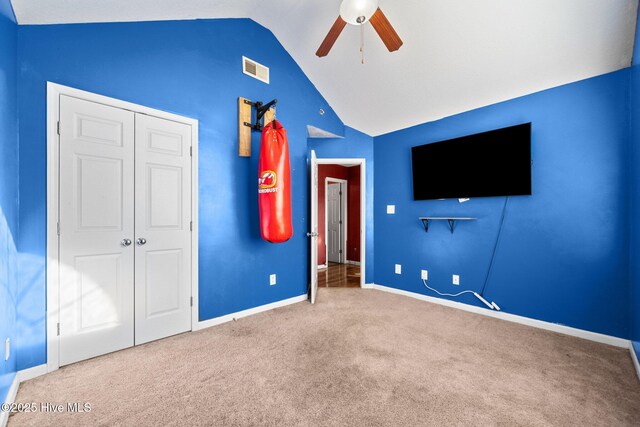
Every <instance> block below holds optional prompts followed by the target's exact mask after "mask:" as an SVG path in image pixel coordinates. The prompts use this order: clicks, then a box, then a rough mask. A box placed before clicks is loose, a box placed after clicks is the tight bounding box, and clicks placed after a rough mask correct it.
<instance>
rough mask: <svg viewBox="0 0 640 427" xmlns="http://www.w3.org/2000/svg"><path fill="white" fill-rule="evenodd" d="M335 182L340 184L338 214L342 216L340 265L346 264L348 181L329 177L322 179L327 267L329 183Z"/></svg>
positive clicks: (326, 260)
mask: <svg viewBox="0 0 640 427" xmlns="http://www.w3.org/2000/svg"><path fill="white" fill-rule="evenodd" d="M330 182H337V183H338V184H340V207H341V208H342V209H341V211H342V212H340V214H341V216H342V224H340V235H341V237H342V239H341V240H342V241H341V242H340V246H341V247H340V249H341V251H342V252H340V264H346V263H347V230H348V228H347V218H348V215H349V211H348V210H347V204H348V203H349V200H348V198H347V186H348V184H349V181H347V180H346V179H340V178H331V177H329V176H327V177H325V178H324V252H325V257H324V261H325V263H326V264H327V265H329V245H328V244H327V241H328V240H329V237H328V236H329V221H328V219H327V218H328V217H329V207H328V206H329V203H328V202H329V183H330Z"/></svg>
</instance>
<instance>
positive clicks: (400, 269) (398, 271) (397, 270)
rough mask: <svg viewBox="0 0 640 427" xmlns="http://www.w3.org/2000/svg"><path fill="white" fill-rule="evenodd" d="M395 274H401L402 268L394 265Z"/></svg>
mask: <svg viewBox="0 0 640 427" xmlns="http://www.w3.org/2000/svg"><path fill="white" fill-rule="evenodd" d="M396 274H402V266H401V265H400V264H396Z"/></svg>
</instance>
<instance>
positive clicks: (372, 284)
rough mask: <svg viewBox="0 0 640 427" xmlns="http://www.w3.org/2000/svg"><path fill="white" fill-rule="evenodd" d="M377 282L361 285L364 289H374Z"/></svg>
mask: <svg viewBox="0 0 640 427" xmlns="http://www.w3.org/2000/svg"><path fill="white" fill-rule="evenodd" d="M374 286H375V283H365V284H364V285H363V286H361V288H362V289H374Z"/></svg>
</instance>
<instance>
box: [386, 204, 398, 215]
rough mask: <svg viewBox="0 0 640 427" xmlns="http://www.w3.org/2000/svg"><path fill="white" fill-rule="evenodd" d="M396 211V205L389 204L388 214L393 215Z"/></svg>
mask: <svg viewBox="0 0 640 427" xmlns="http://www.w3.org/2000/svg"><path fill="white" fill-rule="evenodd" d="M395 213H396V205H387V214H389V215H393V214H395Z"/></svg>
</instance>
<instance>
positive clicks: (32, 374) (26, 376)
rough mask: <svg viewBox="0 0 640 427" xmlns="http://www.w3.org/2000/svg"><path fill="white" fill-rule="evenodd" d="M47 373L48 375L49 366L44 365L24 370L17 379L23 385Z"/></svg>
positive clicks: (19, 372) (18, 374)
mask: <svg viewBox="0 0 640 427" xmlns="http://www.w3.org/2000/svg"><path fill="white" fill-rule="evenodd" d="M46 373H47V365H46V363H45V364H42V365H38V366H34V367H33V368H28V369H23V370H22V371H18V373H17V377H18V381H20V382H21V383H23V382H25V381H29V380H32V379H34V378H36V377H39V376H40V375H44V374H46Z"/></svg>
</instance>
